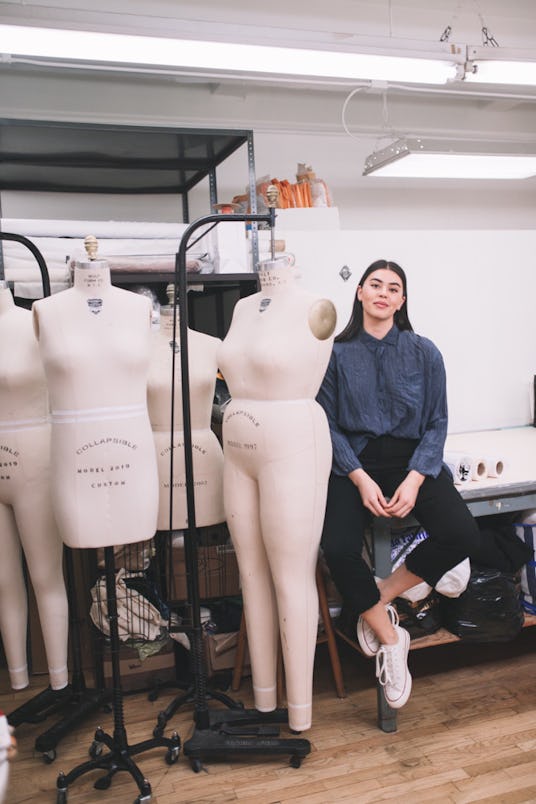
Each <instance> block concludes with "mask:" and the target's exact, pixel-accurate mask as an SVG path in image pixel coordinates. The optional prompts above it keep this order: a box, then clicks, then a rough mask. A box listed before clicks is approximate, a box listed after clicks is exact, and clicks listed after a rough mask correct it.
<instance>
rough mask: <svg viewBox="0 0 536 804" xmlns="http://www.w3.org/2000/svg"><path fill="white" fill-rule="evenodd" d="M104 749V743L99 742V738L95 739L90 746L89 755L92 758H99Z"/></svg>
mask: <svg viewBox="0 0 536 804" xmlns="http://www.w3.org/2000/svg"><path fill="white" fill-rule="evenodd" d="M102 751H103V746H102V743H99V742H97V740H93V742H92V743H91V745H90V746H89V756H90V757H91V759H97V757H100V755H101V754H102Z"/></svg>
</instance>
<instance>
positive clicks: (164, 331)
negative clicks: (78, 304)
mask: <svg viewBox="0 0 536 804" xmlns="http://www.w3.org/2000/svg"><path fill="white" fill-rule="evenodd" d="M176 337H177V340H178V339H179V322H178V320H177V323H176ZM220 344H221V341H220V340H219V339H218V338H214V337H212V336H210V335H205V334H204V333H201V332H196V331H195V330H188V364H189V386H190V423H191V428H192V454H193V472H194V500H195V512H196V525H198V526H204V525H214V524H216V523H219V522H222V521H223V520H224V519H225V513H224V509H223V452H222V448H221V446H220V443H219V441H218V439H217V438H216V436H215V434H214V432H213V431H212V430H211V428H210V421H211V416H212V403H213V399H214V389H215V385H216V374H217V370H218V364H217V360H216V356H217V352H218V348H219V346H220ZM173 349H175V352H176V354H175V387H174V411H173V418H174V434H173V449H174V454H173V475H174V477H173V487H174V489H175V493H174V495H173V523H172V524H173V529H183V528H185V527H186V526H187V524H188V523H187V511H186V490H185V468H184V437H183V420H182V415H183V414H182V384H181V371H180V354H179V350H180V347H179V346H178V345H177V344H176V343H175V342H174V341H173V308H172V307H171V308H165V307H164V308H162V309H161V311H160V329H159V330H157V331H155V332H153V337H152V350H151V367H150V371H149V382H148V389H147V402H148V408H149V418H150V420H151V425H152V428H153V435H154V439H155V444H156V451H157V461H158V475H159V482H160V497H159V512H158V528H159V529H160V530H164V529H167V528H169V524H170V523H169V485H170V484H169V471H170V454H169V453H170V449H171V372H172V356H173Z"/></svg>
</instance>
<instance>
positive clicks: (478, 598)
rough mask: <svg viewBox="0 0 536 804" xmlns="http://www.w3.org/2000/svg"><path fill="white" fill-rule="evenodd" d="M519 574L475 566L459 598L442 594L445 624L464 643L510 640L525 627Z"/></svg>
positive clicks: (441, 601)
mask: <svg viewBox="0 0 536 804" xmlns="http://www.w3.org/2000/svg"><path fill="white" fill-rule="evenodd" d="M519 592H520V579H519V575H518V574H517V573H508V572H500V571H499V570H496V569H490V568H488V567H479V566H476V565H473V567H472V569H471V577H470V579H469V583H468V585H467V589H466V590H465V592H463V593H462V594H461V595H460V597H457V598H447V597H443V596H442V595H440V598H441V600H440V611H441V622H442V624H443V627H444V628H446V629H447V630H448V631H450V632H451V633H452V634H456V636H459V637H460V638H461V639H463V640H464V641H465V642H508V641H509V640H511V639H514V637H516V636H517V635H518V634H519V633H520V631H521V629H522V628H523V620H524V617H523V610H522V608H521V602H520V599H519Z"/></svg>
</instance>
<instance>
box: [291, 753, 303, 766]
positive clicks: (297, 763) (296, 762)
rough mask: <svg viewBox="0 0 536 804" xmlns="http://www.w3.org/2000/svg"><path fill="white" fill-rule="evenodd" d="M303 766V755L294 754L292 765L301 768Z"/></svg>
mask: <svg viewBox="0 0 536 804" xmlns="http://www.w3.org/2000/svg"><path fill="white" fill-rule="evenodd" d="M300 766H301V757H297V756H293V757H291V758H290V767H291V768H299V767H300Z"/></svg>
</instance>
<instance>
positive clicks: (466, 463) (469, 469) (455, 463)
mask: <svg viewBox="0 0 536 804" xmlns="http://www.w3.org/2000/svg"><path fill="white" fill-rule="evenodd" d="M443 460H444V462H445V463H446V465H447V466H448V468H449V469H450V471H451V473H452V477H453V478H454V482H455V483H467V482H468V481H469V480H471V479H472V476H473V459H472V458H471V457H470V456H469V455H466V454H465V453H463V452H446V453H445V454H444V455H443Z"/></svg>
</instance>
